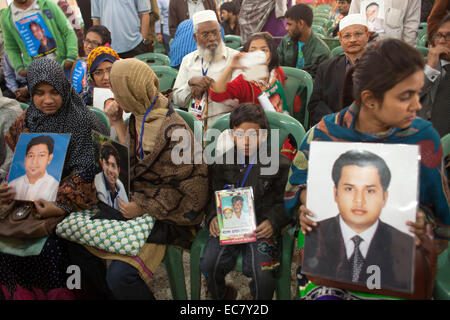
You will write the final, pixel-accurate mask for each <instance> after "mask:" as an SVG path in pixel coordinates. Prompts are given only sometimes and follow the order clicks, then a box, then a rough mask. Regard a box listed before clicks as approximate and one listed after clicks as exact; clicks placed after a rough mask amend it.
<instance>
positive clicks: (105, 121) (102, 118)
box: [89, 106, 110, 132]
mask: <svg viewBox="0 0 450 320" xmlns="http://www.w3.org/2000/svg"><path fill="white" fill-rule="evenodd" d="M89 108H90V109H91V110H92V111H93V112H94V113H95V115H96V116H97V118H98V119H99V120H100V121H101V122H103V124H104V125H105V127H106V130H107V132H109V130H110V124H109V119H108V116H107V115H106V114H105V113H104V112H103V111H102V110H100V109H99V108H95V107H91V106H89Z"/></svg>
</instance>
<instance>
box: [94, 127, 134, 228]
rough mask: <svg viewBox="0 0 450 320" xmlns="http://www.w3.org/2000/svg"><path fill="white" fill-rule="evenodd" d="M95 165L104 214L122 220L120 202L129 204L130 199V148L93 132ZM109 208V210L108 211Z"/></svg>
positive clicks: (98, 191) (95, 179) (96, 184)
mask: <svg viewBox="0 0 450 320" xmlns="http://www.w3.org/2000/svg"><path fill="white" fill-rule="evenodd" d="M92 142H93V144H94V150H95V164H96V167H97V168H98V170H97V174H96V176H95V178H94V183H95V188H96V190H97V198H98V200H99V202H100V203H101V204H102V205H101V206H100V207H101V208H102V209H103V210H101V212H102V213H105V212H106V211H107V212H106V215H109V216H110V217H111V218H112V219H114V220H122V218H123V217H122V214H121V213H120V209H119V201H122V202H125V203H128V202H129V197H130V159H129V151H128V147H127V146H125V145H122V144H120V143H118V142H116V141H114V140H112V139H110V138H108V137H106V136H104V135H102V134H100V133H99V132H96V131H92ZM103 204H104V205H103ZM108 208H109V209H108ZM103 218H106V217H103Z"/></svg>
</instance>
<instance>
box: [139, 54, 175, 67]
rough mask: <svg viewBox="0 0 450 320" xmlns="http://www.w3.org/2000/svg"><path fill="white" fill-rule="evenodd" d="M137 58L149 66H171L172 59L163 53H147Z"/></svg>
mask: <svg viewBox="0 0 450 320" xmlns="http://www.w3.org/2000/svg"><path fill="white" fill-rule="evenodd" d="M135 58H136V59H139V60H142V61H144V62H145V63H146V64H148V65H149V66H154V65H157V66H170V58H169V57H168V56H166V55H165V54H162V53H156V52H147V53H143V54H138V55H137V56H135Z"/></svg>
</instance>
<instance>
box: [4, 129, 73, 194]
mask: <svg viewBox="0 0 450 320" xmlns="http://www.w3.org/2000/svg"><path fill="white" fill-rule="evenodd" d="M69 141H70V134H56V133H22V134H21V135H20V137H19V141H18V142H17V146H16V150H15V152H14V157H13V161H12V164H11V169H10V171H9V175H8V185H11V186H13V187H14V189H15V192H16V196H15V200H20V201H35V200H39V199H43V200H46V201H55V200H56V196H57V193H58V188H59V183H60V181H61V175H62V171H63V168H64V161H65V158H66V152H67V147H68V146H69Z"/></svg>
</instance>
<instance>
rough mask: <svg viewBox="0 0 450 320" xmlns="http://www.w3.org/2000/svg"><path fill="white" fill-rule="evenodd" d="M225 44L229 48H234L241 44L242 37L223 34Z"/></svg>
mask: <svg viewBox="0 0 450 320" xmlns="http://www.w3.org/2000/svg"><path fill="white" fill-rule="evenodd" d="M225 45H226V46H227V47H229V48H232V49H236V50H237V48H239V47H240V46H241V45H242V39H241V37H240V36H235V35H232V34H227V35H226V36H225Z"/></svg>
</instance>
